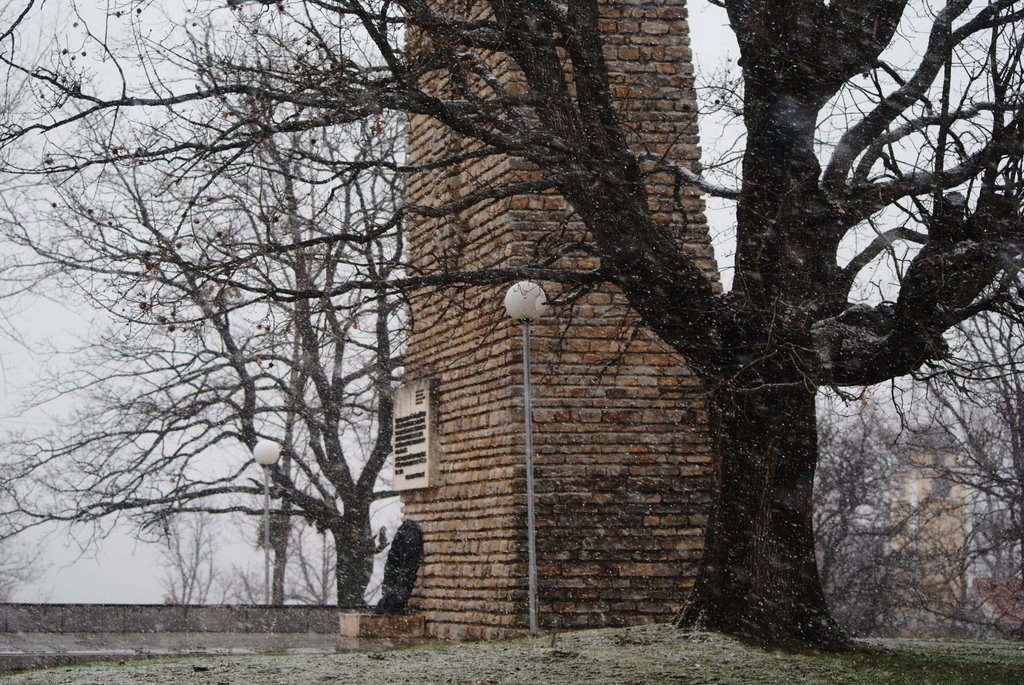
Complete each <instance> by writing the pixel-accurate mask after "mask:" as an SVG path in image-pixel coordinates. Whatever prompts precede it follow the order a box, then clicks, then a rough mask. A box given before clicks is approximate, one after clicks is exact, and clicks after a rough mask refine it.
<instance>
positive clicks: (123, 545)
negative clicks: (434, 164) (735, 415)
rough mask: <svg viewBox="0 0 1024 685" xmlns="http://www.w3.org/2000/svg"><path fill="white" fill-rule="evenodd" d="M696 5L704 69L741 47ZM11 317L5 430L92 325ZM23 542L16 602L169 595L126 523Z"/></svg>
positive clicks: (243, 559) (721, 21)
mask: <svg viewBox="0 0 1024 685" xmlns="http://www.w3.org/2000/svg"><path fill="white" fill-rule="evenodd" d="M690 11H691V32H692V41H693V48H694V54H695V62H696V66H697V69H698V71H713V70H715V69H717V68H719V67H720V66H721V65H722V64H723V63H724V61H725V59H726V57H728V56H730V55H731V56H733V57H734V55H735V52H736V49H735V44H734V41H733V39H732V34H731V33H730V32H729V30H728V28H727V25H726V24H727V20H726V17H725V12H724V10H722V9H720V8H717V7H714V6H711V5H709V4H707V3H706V2H704V1H703V0H696V1H694V2H693V3H692V4H691V9H690ZM702 133H703V132H702ZM708 214H709V219H710V221H711V223H712V226H713V227H714V229H713V231H712V233H713V236H715V239H716V254H717V255H718V256H719V258H720V261H721V262H722V266H723V267H725V268H726V271H725V272H724V273H723V280H725V282H726V284H728V282H729V281H731V271H730V270H728V267H729V266H730V265H731V252H732V248H731V246H730V244H729V243H730V236H731V233H730V232H729V231H728V230H727V229H728V227H730V226H732V224H733V213H732V212H731V211H729V210H727V209H723V208H722V205H721V204H720V203H714V202H713V201H712V202H711V203H709V209H708ZM10 323H11V324H13V326H14V327H15V328H16V329H17V331H18V333H19V335H21V336H22V337H23V338H24V340H25V341H26V342H27V343H28V344H27V346H22V345H18V344H15V343H14V342H12V341H11V340H10V338H9V337H8V336H5V335H3V334H2V329H0V393H2V395H0V420H2V422H3V426H4V428H5V429H7V428H17V427H24V428H35V429H38V428H39V427H40V426H45V425H46V424H47V423H48V421H49V419H47V417H46V416H45V415H41V414H39V413H34V414H28V415H20V416H17V415H14V414H13V411H14V408H15V406H16V405H17V404H18V403H19V402H21V401H23V399H24V398H25V396H26V393H27V388H28V385H29V384H30V383H31V382H32V381H33V380H34V379H35V378H36V377H37V375H38V373H39V371H40V368H41V366H42V365H44V364H46V363H47V360H48V358H49V354H48V353H47V352H45V351H44V347H48V346H49V345H50V344H52V345H55V346H56V347H58V348H62V349H68V348H69V347H71V346H72V345H73V344H74V343H75V341H76V340H77V339H79V338H80V337H81V334H82V333H83V331H84V330H85V329H86V328H87V327H88V324H87V323H86V322H85V321H83V320H82V319H81V318H80V317H78V316H77V315H76V314H75V313H74V312H73V311H71V310H69V309H67V308H64V307H62V306H61V305H59V304H56V303H53V302H49V301H38V302H30V303H29V302H26V303H23V306H22V307H20V308H19V310H18V311H15V312H13V313H12V314H11V316H10ZM395 510H397V507H395V506H392V507H390V508H389V512H393V515H392V516H389V517H388V518H394V514H397V511H395ZM232 534H233V533H232V529H231V527H229V526H225V529H224V531H222V536H221V545H220V555H221V558H220V561H221V564H222V566H224V567H229V566H230V565H232V564H237V565H241V566H246V567H251V568H256V569H259V568H262V567H261V566H260V563H261V562H260V560H261V558H262V557H261V556H260V553H258V552H256V551H254V550H252V548H251V546H249V545H248V541H244V540H238V539H236V540H231V539H229V538H230V536H231V535H232ZM23 544H26V545H28V546H30V547H32V548H33V549H35V548H40V549H42V551H43V556H42V559H41V563H40V567H39V573H38V574H37V575H36V576H35V578H34V579H33V581H32V582H30V583H27V584H25V585H23V586H22V587H21V588H19V589H18V590H17V591H16V593H15V597H14V599H15V600H16V601H23V602H68V603H70V602H83V603H160V602H161V601H162V599H163V597H164V590H163V584H162V576H163V573H164V571H163V568H162V566H161V560H160V555H159V551H158V549H157V548H156V547H155V546H154V545H149V544H145V543H139V542H137V541H135V540H134V539H132V538H131V536H130V535H129V534H128V533H127V531H126V530H123V529H115V530H114V532H113V533H111V534H110V535H109V536H108V537H107V538H106V539H104V540H103V541H101V542H100V543H99V544H98V545H97V546H95V547H92V548H90V549H89V550H87V551H86V552H84V553H83V552H82V550H81V548H80V545H79V544H78V543H77V542H76V541H75V540H74V538H72V537H71V536H69V535H68V534H67V533H66V532H65V531H63V530H57V529H54V528H49V529H47V530H37V531H34V532H33V533H32V534H31V535H29V536H26V537H25V538H24V539H23Z"/></svg>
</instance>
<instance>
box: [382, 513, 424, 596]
mask: <svg viewBox="0 0 1024 685" xmlns="http://www.w3.org/2000/svg"><path fill="white" fill-rule="evenodd" d="M422 556H423V531H422V530H421V529H420V527H419V524H417V523H415V522H414V521H404V522H403V523H402V525H400V526H399V527H398V530H397V531H396V532H395V537H394V539H393V540H392V541H391V550H390V551H389V552H388V559H387V561H386V562H385V563H384V582H383V585H382V594H381V598H380V601H379V602H377V608H376V610H375V613H378V614H401V613H403V612H404V611H405V610H406V608H407V607H408V605H409V597H411V596H412V586H413V584H414V583H415V582H416V573H417V572H418V571H419V568H420V558H421V557H422Z"/></svg>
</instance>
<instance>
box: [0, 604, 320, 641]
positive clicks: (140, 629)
mask: <svg viewBox="0 0 1024 685" xmlns="http://www.w3.org/2000/svg"><path fill="white" fill-rule="evenodd" d="M339 613H340V612H339V611H338V608H337V607H298V606H295V607H290V606H286V607H262V606H249V605H232V606H187V605H171V606H164V605H162V604H154V605H149V604H0V633H324V634H327V633H333V634H337V632H338V616H339Z"/></svg>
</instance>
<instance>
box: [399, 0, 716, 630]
mask: <svg viewBox="0 0 1024 685" xmlns="http://www.w3.org/2000/svg"><path fill="white" fill-rule="evenodd" d="M685 14H686V9H685V4H684V2H683V1H682V0H621V1H619V2H608V3H606V4H605V5H604V7H603V22H602V30H603V31H604V32H605V34H606V49H605V55H606V57H607V59H608V64H609V68H610V72H611V79H612V83H613V92H614V94H615V96H616V97H617V98H618V103H617V104H618V106H619V107H620V109H621V112H622V120H623V121H624V122H630V127H631V131H632V133H631V136H632V140H631V144H634V145H636V146H643V147H644V148H645V149H646V150H648V151H652V152H654V153H656V154H660V153H663V152H670V154H671V157H672V158H673V159H675V160H679V161H685V162H688V163H690V164H696V162H697V161H698V159H699V148H698V141H697V129H696V113H695V109H696V108H695V97H694V92H693V79H692V67H691V60H690V49H689V37H688V34H687V29H686V23H685V21H684V20H685ZM496 71H498V73H499V75H500V76H501V77H502V78H506V79H514V77H513V76H511V75H510V73H509V70H508V69H505V70H501V69H500V68H499V69H496ZM438 87H439V88H443V83H440V84H439V85H438ZM469 146H470V144H469V143H467V142H466V141H463V140H460V139H458V138H457V137H456V136H454V134H452V133H451V132H449V131H447V130H445V129H444V128H442V127H440V126H439V125H437V124H436V123H435V122H433V121H432V120H431V119H429V118H427V117H413V118H412V120H411V122H410V132H409V148H408V156H409V161H410V163H414V164H415V163H427V162H430V161H431V160H432V159H437V158H438V157H439V156H441V155H447V154H450V153H451V152H452V151H453V150H458V149H469ZM529 173H531V170H530V167H529V165H528V164H526V163H525V162H523V161H521V160H516V159H510V158H503V159H500V160H495V159H494V158H493V157H490V158H487V159H485V160H483V161H475V162H469V163H465V164H462V165H460V166H458V167H452V168H445V169H442V170H439V171H431V172H428V173H422V174H420V175H418V176H417V177H415V178H413V179H412V180H411V182H410V183H409V185H408V189H407V195H408V199H409V201H410V202H412V203H416V204H427V205H429V204H431V203H435V204H436V203H437V202H440V201H443V200H446V199H450V198H451V197H457V196H458V195H459V194H460V193H461V192H462V189H464V188H466V187H480V184H487V183H494V182H495V181H498V180H505V179H509V178H516V177H520V176H523V175H526V174H529ZM651 179H652V185H651V186H650V190H651V202H652V210H653V211H654V213H655V216H656V218H658V219H659V220H664V221H669V222H672V224H673V225H674V226H679V227H682V226H686V227H687V228H686V233H685V234H680V235H679V236H678V237H679V240H680V241H681V242H682V243H683V244H685V246H686V249H687V250H689V251H690V253H691V254H693V255H695V256H696V257H697V258H698V259H700V260H701V263H702V264H703V265H704V266H705V268H706V270H707V272H708V273H714V271H715V265H714V258H713V255H712V251H711V247H710V245H709V240H708V236H707V227H706V225H705V219H704V216H703V203H702V201H701V198H700V197H699V195H698V194H697V192H696V191H694V190H692V189H686V188H684V189H682V205H683V212H685V214H686V216H685V217H683V216H682V213H681V212H680V209H679V206H678V203H677V202H676V201H675V199H674V198H673V187H672V182H671V179H669V178H667V177H658V176H656V175H655V176H652V177H651ZM553 228H556V229H557V230H552V229H553ZM553 235H554V236H557V238H553V237H552V236H553ZM584 237H585V234H584V232H583V231H582V229H581V228H580V226H579V224H578V223H577V222H575V221H574V217H573V215H572V212H571V208H570V207H568V205H567V203H566V202H565V201H564V200H563V199H562V198H561V197H559V196H557V195H532V196H516V197H514V198H512V199H503V200H496V201H493V202H490V203H489V204H488V203H483V204H478V205H476V206H474V207H473V208H472V209H471V210H469V211H467V212H465V213H463V214H462V215H461V216H458V217H454V218H448V219H444V220H426V219H422V220H419V221H418V222H417V223H416V224H415V225H413V226H412V227H411V228H410V233H409V238H408V245H409V253H410V258H411V261H412V268H413V269H421V270H423V271H435V270H437V269H439V268H448V269H461V270H465V269H474V268H483V267H496V266H497V267H500V266H514V265H523V264H528V263H531V261H533V259H532V258H533V257H534V255H535V254H536V252H537V250H538V249H542V250H544V249H547V248H549V247H551V242H552V241H557V240H562V241H568V240H572V239H582V238H584ZM545 241H546V242H545ZM538 246H540V247H538ZM555 246H556V247H557V243H555ZM579 254H580V253H577V255H579ZM571 259H572V262H573V263H574V264H575V265H576V266H579V267H592V266H594V264H593V262H592V260H590V259H588V258H587V257H584V256H574V257H572V258H571ZM543 285H544V287H545V288H546V289H547V291H548V295H549V298H552V297H557V296H558V295H560V294H565V293H564V292H561V291H559V289H558V287H557V286H554V285H553V284H548V283H545V284H543ZM505 288H506V286H501V287H473V288H465V289H459V290H446V291H443V292H440V291H434V292H431V293H424V294H422V295H420V296H418V297H416V298H415V299H414V301H413V308H412V309H413V312H412V315H413V326H412V333H411V338H410V340H409V344H408V351H407V354H406V380H407V382H415V381H428V382H429V384H430V387H431V389H432V392H431V393H430V395H431V398H432V401H431V402H432V404H431V414H432V419H433V421H434V430H435V440H434V448H433V451H434V453H435V455H434V456H435V458H436V469H435V472H434V473H433V474H432V475H431V480H430V484H429V486H428V487H425V488H421V489H415V490H409V491H406V492H404V493H403V496H402V499H403V503H404V508H405V517H406V518H407V519H412V520H414V521H417V522H418V523H419V524H420V525H421V526H422V528H423V532H424V559H423V563H422V565H421V568H420V573H419V577H418V580H417V585H416V590H415V594H414V596H413V600H412V605H413V607H414V608H415V609H416V610H418V611H419V612H421V613H422V614H423V616H424V618H425V621H426V626H427V631H428V633H429V634H431V635H434V636H437V637H450V638H480V637H500V636H504V635H513V634H517V633H521V632H524V631H525V629H526V626H527V580H526V576H527V553H526V496H525V465H524V457H523V454H524V449H523V448H524V434H523V418H524V417H523V396H522V366H521V364H522V349H521V339H520V326H519V325H518V324H516V323H515V322H512V321H509V320H507V319H506V317H505V315H504V310H503V308H502V298H503V295H504V292H505ZM532 356H533V362H534V367H533V368H534V374H533V389H534V404H533V406H534V411H533V418H534V445H535V451H536V457H535V478H536V492H537V498H536V501H537V552H538V554H537V556H538V575H539V617H540V625H541V628H542V629H557V628H570V627H596V626H606V625H626V624H635V623H644V622H650V621H655V620H661V621H664V620H668V619H669V618H671V616H672V615H673V613H674V612H675V611H676V610H677V609H678V608H679V606H680V604H681V603H682V601H683V600H684V598H685V595H686V592H687V588H688V587H689V586H690V585H691V583H692V581H693V578H694V576H695V574H696V565H697V562H698V561H699V558H700V554H701V547H702V542H703V525H704V521H705V512H706V509H707V504H708V499H709V498H708V491H707V489H708V485H709V481H708V471H709V462H710V458H709V447H708V444H707V440H706V430H705V415H704V411H703V404H702V400H701V395H700V390H699V388H698V385H697V382H696V380H695V379H694V378H693V376H692V375H691V374H690V373H689V372H688V371H687V370H686V369H685V367H684V366H683V365H682V364H681V362H680V359H679V358H678V356H677V355H676V354H675V353H674V352H673V351H671V350H670V349H669V348H668V347H667V346H665V345H664V344H662V343H660V342H659V341H658V340H656V339H655V338H654V336H652V335H651V334H649V333H648V332H647V331H646V330H645V329H643V328H642V327H640V326H638V325H637V319H636V316H635V315H634V314H633V313H632V312H631V311H630V310H629V309H628V308H627V307H626V306H625V305H624V301H623V298H622V297H621V295H620V294H618V293H617V292H615V291H614V290H613V289H611V288H607V287H605V288H601V289H599V290H597V291H594V292H589V293H588V294H585V295H584V296H582V297H581V298H579V299H576V300H575V301H574V304H572V305H571V306H568V305H567V306H564V307H560V308H556V309H555V311H554V312H553V313H552V314H551V315H550V316H549V317H547V318H545V319H543V320H541V321H539V322H538V323H537V324H536V325H535V326H534V329H533V345H532ZM419 387H421V388H422V387H423V386H422V385H421V386H419ZM418 394H419V395H422V390H420V391H418ZM400 459H401V457H400Z"/></svg>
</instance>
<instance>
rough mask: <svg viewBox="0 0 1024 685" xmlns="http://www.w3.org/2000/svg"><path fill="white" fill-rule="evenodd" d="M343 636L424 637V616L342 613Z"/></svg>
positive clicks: (341, 627)
mask: <svg viewBox="0 0 1024 685" xmlns="http://www.w3.org/2000/svg"><path fill="white" fill-rule="evenodd" d="M339 629H340V633H341V637H349V638H374V639H399V638H416V637H423V616H421V615H419V614H402V615H398V616H388V615H380V614H342V615H341V619H340V620H339Z"/></svg>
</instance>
